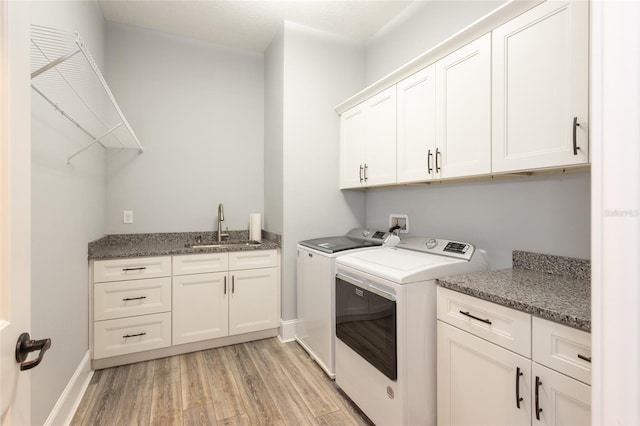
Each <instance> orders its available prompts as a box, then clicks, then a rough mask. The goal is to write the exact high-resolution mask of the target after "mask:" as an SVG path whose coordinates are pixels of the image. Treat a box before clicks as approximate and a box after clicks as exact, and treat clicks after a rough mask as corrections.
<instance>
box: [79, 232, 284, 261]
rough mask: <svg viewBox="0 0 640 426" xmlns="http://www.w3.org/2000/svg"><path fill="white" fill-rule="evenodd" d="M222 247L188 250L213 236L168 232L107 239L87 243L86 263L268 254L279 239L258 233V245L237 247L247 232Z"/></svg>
mask: <svg viewBox="0 0 640 426" xmlns="http://www.w3.org/2000/svg"><path fill="white" fill-rule="evenodd" d="M228 234H229V237H228V238H225V239H224V240H223V244H234V243H238V245H234V246H231V247H229V246H227V247H224V246H223V247H206V248H192V247H188V246H189V245H192V244H200V245H205V244H212V243H215V242H216V241H217V233H216V232H171V233H154V234H116V235H107V236H105V237H102V238H100V239H99V240H96V241H93V242H90V243H89V260H104V259H118V258H124V257H149V256H171V255H180V254H201V253H219V252H230V251H249V250H272V249H277V248H279V247H280V236H279V235H277V234H273V233H270V232H265V231H262V241H261V244H260V245H257V246H256V245H240V243H244V242H247V241H248V240H249V232H248V231H228Z"/></svg>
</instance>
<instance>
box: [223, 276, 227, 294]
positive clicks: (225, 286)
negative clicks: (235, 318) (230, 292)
mask: <svg viewBox="0 0 640 426" xmlns="http://www.w3.org/2000/svg"><path fill="white" fill-rule="evenodd" d="M224 294H227V277H226V276H225V277H224Z"/></svg>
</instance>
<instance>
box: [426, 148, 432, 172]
mask: <svg viewBox="0 0 640 426" xmlns="http://www.w3.org/2000/svg"><path fill="white" fill-rule="evenodd" d="M431 157H433V154H432V153H431V150H430V149H429V150H428V151H427V173H428V174H431V172H432V171H433V167H431Z"/></svg>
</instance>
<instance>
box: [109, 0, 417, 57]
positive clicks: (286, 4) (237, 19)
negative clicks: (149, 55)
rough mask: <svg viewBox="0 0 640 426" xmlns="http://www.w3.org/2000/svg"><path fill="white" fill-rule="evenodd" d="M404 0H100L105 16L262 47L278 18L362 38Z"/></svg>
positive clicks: (405, 0) (230, 43)
mask: <svg viewBox="0 0 640 426" xmlns="http://www.w3.org/2000/svg"><path fill="white" fill-rule="evenodd" d="M411 3H413V1H409V0H390V1H384V0H369V1H366V0H297V1H264V0H256V1H244V0H200V1H194V0H173V1H157V0H100V5H101V6H102V11H103V14H104V17H105V19H107V20H110V21H115V22H121V23H125V24H130V25H135V26H138V27H143V28H147V29H152V30H157V31H162V32H166V33H170V34H175V35H179V36H184V37H190V38H195V39H199V40H204V41H208V42H211V43H216V44H219V45H223V46H228V47H233V48H239V49H245V50H250V51H254V52H263V51H264V50H265V49H266V48H267V46H268V45H269V42H270V41H271V39H272V38H273V36H274V35H275V33H276V31H277V30H278V27H279V26H280V25H281V23H282V21H283V20H289V21H293V22H296V23H298V24H302V25H306V26H309V27H313V28H316V29H319V30H323V31H328V32H331V33H334V34H337V35H340V36H342V37H344V38H346V39H348V40H350V41H352V42H355V43H364V42H366V41H367V40H368V39H369V38H371V37H372V36H373V35H374V34H375V33H376V32H377V31H378V30H380V29H381V28H382V27H384V26H385V24H387V23H388V22H389V21H391V20H392V19H393V18H394V17H396V16H397V15H398V14H400V13H401V12H402V11H403V10H404V9H405V8H406V7H407V6H408V5H410V4H411Z"/></svg>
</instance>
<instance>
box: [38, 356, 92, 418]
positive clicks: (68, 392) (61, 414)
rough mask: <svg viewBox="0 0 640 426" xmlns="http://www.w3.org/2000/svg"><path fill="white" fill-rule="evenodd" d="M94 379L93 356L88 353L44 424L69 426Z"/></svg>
mask: <svg viewBox="0 0 640 426" xmlns="http://www.w3.org/2000/svg"><path fill="white" fill-rule="evenodd" d="M92 377H93V370H92V369H91V356H90V355H89V351H87V353H86V354H85V355H84V357H83V358H82V361H80V364H79V365H78V368H76V371H75V372H74V373H73V376H71V379H70V380H69V383H67V386H66V387H65V388H64V391H62V394H61V395H60V398H58V402H56V405H55V406H54V407H53V409H52V410H51V413H49V417H47V420H46V421H45V422H44V424H45V426H50V425H51V426H53V425H68V424H70V423H71V420H73V415H74V414H75V413H76V410H77V409H78V406H79V405H80V401H82V397H83V396H84V392H85V391H86V390H87V387H89V383H90V382H91V378H92Z"/></svg>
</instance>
